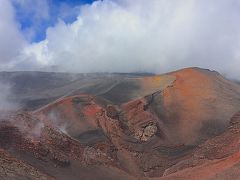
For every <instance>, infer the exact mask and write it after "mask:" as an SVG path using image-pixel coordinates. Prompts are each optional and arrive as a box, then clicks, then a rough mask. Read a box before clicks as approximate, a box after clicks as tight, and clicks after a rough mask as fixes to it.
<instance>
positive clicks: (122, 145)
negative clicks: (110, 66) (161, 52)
mask: <svg viewBox="0 0 240 180" xmlns="http://www.w3.org/2000/svg"><path fill="white" fill-rule="evenodd" d="M105 80H106V79H105ZM112 80H113V81H109V82H108V80H106V81H104V82H105V83H103V84H98V85H96V86H95V85H94V86H92V87H94V88H95V89H92V90H91V91H90V89H89V90H88V91H85V92H84V93H82V91H81V90H80V91H75V92H74V93H73V96H63V97H62V96H61V97H60V98H59V99H57V100H55V101H53V102H52V103H50V104H48V105H44V106H43V107H41V108H39V109H38V110H35V111H33V112H31V113H30V114H29V113H19V114H17V115H14V116H5V119H6V120H4V118H3V120H2V121H1V124H0V127H1V129H2V130H1V131H2V132H3V133H0V136H1V137H0V138H1V139H2V141H0V144H1V148H2V149H3V150H2V151H4V152H6V153H9V154H10V155H11V156H13V157H15V158H16V159H18V160H21V162H24V163H27V164H28V165H29V166H31V167H32V168H35V169H36V170H37V171H39V172H38V174H43V175H44V177H49V178H56V179H66V178H67V179H79V178H83V179H139V178H150V179H151V178H152V179H162V178H163V179H186V178H187V179H196V178H198V177H199V176H201V177H203V178H202V179H207V178H210V179H211V178H212V179H218V178H219V177H221V178H224V177H226V178H229V179H234V177H237V175H238V174H239V167H238V164H239V149H240V143H239V138H240V136H239V132H240V127H239V121H240V119H239V114H238V112H239V111H240V86H239V85H237V84H235V83H232V82H231V81H229V80H226V79H225V78H223V77H222V76H221V75H220V74H218V73H217V72H214V71H209V70H203V69H199V68H188V69H183V70H180V71H177V72H172V73H168V74H164V75H158V76H152V77H150V76H148V77H139V76H138V77H136V76H127V77H126V76H125V77H124V78H120V79H118V81H116V79H112ZM101 82H102V81H101ZM88 87H89V86H88ZM9 120H11V121H9ZM14 128H15V129H16V130H13V129H14ZM6 129H7V130H6ZM9 129H10V130H9ZM5 130H6V131H5ZM36 132H38V133H36ZM16 133H17V134H16ZM4 139H15V140H14V141H9V140H7V141H6V140H4ZM14 173H15V172H14ZM15 174H16V173H15ZM203 175H204V176H203ZM26 176H27V174H26ZM34 178H35V177H33V178H32V179H34Z"/></svg>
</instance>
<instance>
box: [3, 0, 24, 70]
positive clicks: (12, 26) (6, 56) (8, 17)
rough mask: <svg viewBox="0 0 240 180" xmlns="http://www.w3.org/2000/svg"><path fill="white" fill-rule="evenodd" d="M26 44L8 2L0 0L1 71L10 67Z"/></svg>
mask: <svg viewBox="0 0 240 180" xmlns="http://www.w3.org/2000/svg"><path fill="white" fill-rule="evenodd" d="M24 44H25V41H24V38H23V36H22V34H21V32H20V31H19V27H18V24H17V23H16V21H15V19H14V9H13V7H12V6H11V4H10V2H9V1H8V0H0V70H5V69H6V68H8V67H10V66H11V64H12V61H14V59H15V57H16V56H17V55H18V54H19V52H20V51H21V50H22V48H23V46H24Z"/></svg>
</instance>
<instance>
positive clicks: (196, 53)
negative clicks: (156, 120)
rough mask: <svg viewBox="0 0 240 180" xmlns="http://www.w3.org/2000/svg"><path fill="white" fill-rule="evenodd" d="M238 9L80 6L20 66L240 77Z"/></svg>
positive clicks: (191, 1) (183, 1) (191, 0)
mask: <svg viewBox="0 0 240 180" xmlns="http://www.w3.org/2000/svg"><path fill="white" fill-rule="evenodd" d="M239 10H240V1H239V0H218V1H216V0H202V1H198V0H171V1H169V0H151V1H148V0H136V1H132V0H115V1H111V0H103V1H96V2H94V3H93V4H92V5H84V6H81V8H80V10H79V16H78V18H77V20H76V21H75V22H73V23H71V24H67V23H65V22H63V21H61V20H59V22H58V23H57V24H56V25H55V26H54V27H50V28H48V30H47V37H46V39H45V40H44V41H42V42H40V43H37V44H36V43H34V44H32V45H29V46H27V47H26V48H25V49H24V50H23V51H22V54H21V56H20V57H21V58H19V59H20V60H19V61H18V63H17V64H16V67H18V68H19V67H22V68H30V67H31V68H32V67H34V68H38V67H41V68H44V67H45V68H46V69H49V67H57V69H58V70H61V71H71V72H72V71H74V72H96V71H98V72H99V71H100V72H103V71H108V72H116V71H118V72H132V71H153V72H157V73H161V72H166V71H169V70H175V69H178V68H182V67H186V66H201V67H205V68H211V69H216V70H219V71H221V72H222V73H225V74H228V75H229V76H232V77H240V71H239V70H238V68H237V67H239V66H240V59H239V58H240V57H239V52H240V49H239V48H240V46H239V44H240V24H239V18H240V11H239ZM22 64H24V65H22Z"/></svg>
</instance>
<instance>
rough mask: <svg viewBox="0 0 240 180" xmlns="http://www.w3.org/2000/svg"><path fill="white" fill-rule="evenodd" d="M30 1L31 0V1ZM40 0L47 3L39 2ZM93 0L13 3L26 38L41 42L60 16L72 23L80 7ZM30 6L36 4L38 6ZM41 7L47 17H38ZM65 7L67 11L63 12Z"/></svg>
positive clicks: (46, 0) (50, 0) (18, 1)
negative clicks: (47, 30) (39, 5)
mask: <svg viewBox="0 0 240 180" xmlns="http://www.w3.org/2000/svg"><path fill="white" fill-rule="evenodd" d="M30 1H31V0H29V2H30ZM40 1H41V2H46V3H45V4H44V3H39V2H40ZM93 1H94V0H37V1H35V3H34V4H30V3H28V4H27V3H26V2H28V0H25V1H24V0H13V5H14V7H15V11H16V12H15V13H16V19H17V21H18V23H19V24H20V29H21V31H23V32H24V34H25V36H26V39H28V40H29V41H30V42H39V41H41V40H43V39H45V37H46V29H47V28H48V27H50V26H54V24H56V22H57V21H58V19H59V18H60V19H62V20H63V21H64V22H66V23H72V22H73V21H75V20H76V17H77V15H78V13H79V11H80V9H79V7H80V6H81V5H84V4H91V3H92V2H93ZM23 2H24V3H23ZM32 2H34V1H32ZM36 2H37V3H36ZM38 4H42V6H41V7H38ZM43 4H44V5H43ZM29 6H36V8H34V7H29ZM40 8H41V11H42V12H43V11H47V14H48V16H47V17H46V16H43V17H41V16H40V17H37V16H38V13H39V9H40ZM64 9H65V12H64V14H63V11H64Z"/></svg>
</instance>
